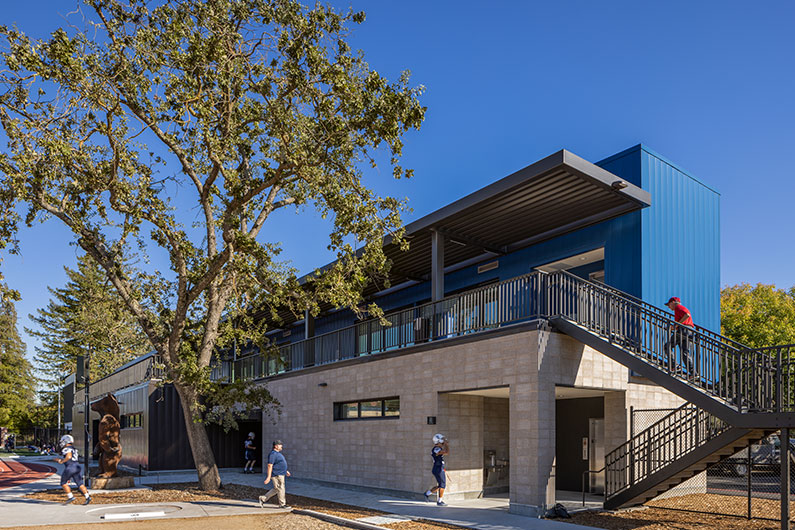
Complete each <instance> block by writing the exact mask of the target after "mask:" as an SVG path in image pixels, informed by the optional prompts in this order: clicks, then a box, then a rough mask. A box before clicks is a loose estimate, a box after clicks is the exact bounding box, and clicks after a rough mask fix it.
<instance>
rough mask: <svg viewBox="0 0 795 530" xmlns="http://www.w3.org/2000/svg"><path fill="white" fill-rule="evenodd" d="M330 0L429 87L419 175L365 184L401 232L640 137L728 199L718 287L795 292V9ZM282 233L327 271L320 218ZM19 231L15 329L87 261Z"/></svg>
mask: <svg viewBox="0 0 795 530" xmlns="http://www.w3.org/2000/svg"><path fill="white" fill-rule="evenodd" d="M331 3H332V4H333V5H336V6H339V7H347V6H348V5H352V6H353V7H354V9H356V10H364V11H366V12H367V21H366V22H365V24H363V25H362V26H359V27H357V28H356V30H355V33H354V35H353V37H352V43H353V45H354V47H358V48H361V49H363V50H364V51H365V54H366V57H367V59H368V61H369V63H370V65H371V67H372V68H373V69H375V70H378V71H379V72H381V73H384V74H386V75H387V76H389V77H391V78H395V77H396V76H397V75H398V73H399V72H400V71H401V70H403V69H410V70H411V71H412V79H413V82H414V83H415V84H422V85H424V86H425V87H426V93H425V95H424V96H423V98H422V102H423V104H424V105H426V106H427V107H428V113H427V117H426V121H425V123H424V124H423V127H422V130H421V131H419V132H413V133H411V134H409V135H408V136H407V137H406V147H405V157H404V161H403V162H404V163H403V165H404V166H406V167H413V168H414V169H415V172H416V177H415V178H414V179H412V180H411V181H399V182H393V181H390V178H389V174H390V172H389V170H388V169H387V168H381V171H380V172H376V173H373V174H371V175H369V177H368V178H369V182H370V184H371V185H373V186H374V187H376V188H377V189H378V190H379V191H382V192H384V193H392V194H395V195H397V196H400V197H408V198H409V199H410V204H411V207H412V208H413V210H414V211H413V213H411V214H409V215H407V216H406V218H405V220H406V221H411V220H412V219H415V218H417V217H419V216H421V215H424V214H426V213H429V212H431V211H433V210H435V209H437V208H439V207H441V206H444V205H445V204H447V203H449V202H451V201H453V200H455V199H456V198H459V197H461V196H463V195H465V194H467V193H469V192H471V191H474V190H475V189H478V188H480V187H482V186H484V185H486V184H487V183H489V182H492V181H494V180H496V179H498V178H501V177H503V176H505V175H507V174H509V173H511V172H513V171H515V170H517V169H520V168H522V167H524V166H526V165H528V164H530V163H532V162H534V161H536V160H538V159H539V158H542V157H544V156H546V155H548V154H550V153H553V152H555V151H557V150H559V149H561V148H566V149H569V150H570V151H572V152H574V153H576V154H578V155H580V156H582V157H584V158H586V159H588V160H591V161H597V160H599V159H602V158H605V157H607V156H609V155H611V154H613V153H616V152H618V151H621V150H623V149H625V148H627V147H630V146H632V145H635V144H638V143H644V144H646V145H648V146H649V147H650V148H651V149H653V150H655V151H656V152H658V153H660V154H661V155H663V156H665V157H666V158H668V159H670V160H672V161H674V162H676V163H677V164H678V165H680V166H681V167H683V168H685V169H686V170H688V171H689V172H691V173H692V174H693V175H694V176H696V177H697V178H699V179H700V180H702V181H704V182H705V183H706V184H708V185H710V186H711V187H713V188H715V189H717V190H718V191H719V192H720V193H721V226H722V233H721V267H722V272H721V277H722V284H723V285H730V284H736V283H740V282H750V283H756V282H763V283H774V284H776V285H777V286H779V287H791V286H793V285H795V279H793V274H792V272H791V270H792V265H791V264H792V263H793V261H795V245H793V244H792V243H793V237H792V235H791V228H787V227H791V226H792V221H791V219H792V213H791V208H792V200H793V197H795V178H793V177H795V172H794V171H793V169H792V166H791V165H790V164H788V160H789V158H790V155H791V153H792V151H793V149H794V148H795V98H793V96H792V94H795V68H794V67H793V66H794V65H793V59H792V56H793V51H795V33H793V32H792V30H791V23H792V21H793V20H795V3H792V2H759V3H751V2H726V1H722V2H692V1H688V2H672V1H667V2H656V3H651V2H611V1H602V2H593V1H579V2H576V1H560V2H529V1H515V2H507V1H493V2H488V3H486V2H474V1H471V2H468V1H462V0H458V1H433V2H428V1H427V0H426V1H407V0H401V1H385V0H381V1H375V0H371V1H356V2H352V3H351V2H331ZM76 5H77V4H76V2H75V1H74V0H27V1H25V2H8V3H7V5H4V6H3V12H2V15H0V21H2V23H4V24H11V23H17V24H18V25H19V26H20V28H21V29H23V30H24V31H26V32H27V33H28V34H30V35H32V36H45V35H46V34H48V33H49V32H51V31H53V30H54V29H55V28H56V27H58V26H60V25H63V24H64V21H65V20H64V15H66V14H67V13H68V12H70V11H72V10H73V9H74V7H75V6H76ZM276 221H277V223H276V225H275V226H272V227H271V229H270V231H269V232H268V234H267V235H268V237H269V238H270V239H273V240H277V241H282V242H283V243H284V246H285V256H286V257H288V258H289V259H291V260H292V261H293V264H294V265H295V266H296V267H297V268H298V269H299V270H301V271H302V272H307V271H309V270H310V269H311V268H312V267H314V266H317V265H321V264H323V263H326V262H327V261H329V256H328V253H327V252H326V251H325V243H324V240H325V234H324V230H323V229H322V227H318V225H317V224H316V223H314V221H313V220H311V219H310V220H309V221H303V220H302V219H301V218H300V217H298V216H295V215H293V214H284V215H281V216H279V217H278V218H277V219H276ZM21 237H22V255H21V256H5V259H4V261H3V264H2V266H3V272H4V274H5V275H6V279H7V281H8V283H9V284H10V285H11V286H12V287H14V288H16V289H18V290H20V291H21V293H22V296H23V300H22V302H21V303H19V304H18V306H17V309H18V312H19V314H20V322H19V324H20V328H21V327H22V326H25V325H29V324H28V319H27V315H28V314H29V313H33V312H34V311H35V309H36V308H37V307H41V306H43V305H45V304H46V303H47V300H48V299H49V296H48V293H47V286H48V285H49V286H60V285H62V284H63V283H64V282H65V275H64V273H63V266H64V265H67V266H71V265H73V264H74V263H75V257H76V249H75V248H74V247H71V246H69V244H68V243H69V241H70V240H71V238H70V235H69V233H67V231H66V230H64V229H63V228H61V227H60V226H59V225H58V224H56V223H54V222H49V223H47V224H45V225H41V226H36V227H34V228H32V229H24V230H23V231H22V233H21ZM23 338H24V340H25V341H26V342H27V343H28V349H29V353H31V352H32V350H33V346H34V344H35V343H34V341H33V340H32V339H31V338H29V337H27V336H24V337H23Z"/></svg>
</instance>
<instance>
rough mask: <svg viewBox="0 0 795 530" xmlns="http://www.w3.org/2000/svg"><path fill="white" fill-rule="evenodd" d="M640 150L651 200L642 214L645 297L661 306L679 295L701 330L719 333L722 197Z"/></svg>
mask: <svg viewBox="0 0 795 530" xmlns="http://www.w3.org/2000/svg"><path fill="white" fill-rule="evenodd" d="M639 150H640V152H641V167H642V171H643V188H644V189H645V190H647V191H648V192H649V193H651V196H652V205H651V206H650V207H649V208H646V209H644V210H643V212H642V213H641V218H642V240H643V257H642V262H643V273H642V275H643V298H644V300H646V301H647V302H649V303H651V304H654V305H657V306H662V305H663V304H664V303H665V302H666V301H667V300H668V298H669V297H671V296H678V297H680V298H681V299H682V303H683V304H684V305H685V306H687V308H688V309H690V311H691V313H692V315H693V320H694V321H695V323H696V324H697V325H699V326H703V327H705V328H708V329H710V330H712V331H716V332H720V194H719V193H718V192H717V191H715V190H713V189H711V188H709V187H708V186H706V185H704V184H703V183H701V182H699V181H698V180H696V179H695V178H693V177H692V176H690V175H688V174H687V173H686V172H684V171H683V170H681V169H680V168H678V167H676V166H675V165H674V164H672V163H671V162H669V161H667V160H665V159H664V158H662V157H661V156H659V155H657V154H656V153H654V152H652V151H650V150H649V149H647V148H645V147H643V146H639Z"/></svg>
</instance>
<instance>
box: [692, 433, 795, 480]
mask: <svg viewBox="0 0 795 530" xmlns="http://www.w3.org/2000/svg"><path fill="white" fill-rule="evenodd" d="M792 442H795V440H793V441H792ZM778 444H779V440H778V436H777V435H775V434H774V435H772V436H768V437H767V438H765V439H764V440H762V441H761V442H759V443H756V444H753V445H752V446H751V466H752V468H753V471H754V472H766V473H772V472H774V471H775V472H778V470H779V469H780V465H779V455H780V453H781V451H780V449H779V448H778ZM792 447H793V448H795V445H792ZM747 451H748V450H747V449H743V450H742V451H740V452H739V453H736V454H734V455H733V456H731V457H729V458H725V459H723V460H721V461H720V462H718V463H717V464H715V465H713V466H712V467H710V468H709V469H708V470H707V473H708V474H710V475H713V476H719V475H731V476H736V477H744V476H746V475H747V474H748V452H747Z"/></svg>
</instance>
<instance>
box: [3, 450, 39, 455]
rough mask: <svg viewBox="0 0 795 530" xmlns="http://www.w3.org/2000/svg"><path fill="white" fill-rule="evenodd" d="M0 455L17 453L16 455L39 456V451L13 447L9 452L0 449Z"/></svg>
mask: <svg viewBox="0 0 795 530" xmlns="http://www.w3.org/2000/svg"><path fill="white" fill-rule="evenodd" d="M0 455H17V456H40V455H41V453H39V452H36V451H30V450H28V449H14V450H13V451H11V452H8V451H0Z"/></svg>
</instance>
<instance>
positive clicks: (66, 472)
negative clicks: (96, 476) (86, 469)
mask: <svg viewBox="0 0 795 530" xmlns="http://www.w3.org/2000/svg"><path fill="white" fill-rule="evenodd" d="M70 480H73V481H74V483H75V486H77V487H78V488H79V487H80V486H82V485H83V466H81V465H80V464H78V463H76V462H74V463H67V464H66V467H65V468H64V469H63V473H62V474H61V486H63V485H64V484H67V483H68V482H69V481H70Z"/></svg>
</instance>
